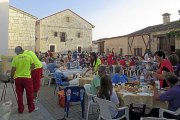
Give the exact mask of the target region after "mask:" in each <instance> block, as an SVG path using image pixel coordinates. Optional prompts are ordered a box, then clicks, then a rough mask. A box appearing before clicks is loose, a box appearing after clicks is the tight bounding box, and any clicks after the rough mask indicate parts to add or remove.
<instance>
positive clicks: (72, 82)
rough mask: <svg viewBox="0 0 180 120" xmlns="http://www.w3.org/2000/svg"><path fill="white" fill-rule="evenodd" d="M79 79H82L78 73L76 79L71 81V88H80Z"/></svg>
mask: <svg viewBox="0 0 180 120" xmlns="http://www.w3.org/2000/svg"><path fill="white" fill-rule="evenodd" d="M79 77H80V74H79V73H77V74H76V75H75V77H74V78H73V79H72V80H70V81H69V86H79Z"/></svg>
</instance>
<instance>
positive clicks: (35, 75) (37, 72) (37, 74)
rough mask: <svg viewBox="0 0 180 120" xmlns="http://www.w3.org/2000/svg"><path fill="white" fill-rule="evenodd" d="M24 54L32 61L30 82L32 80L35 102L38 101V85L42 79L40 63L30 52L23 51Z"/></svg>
mask: <svg viewBox="0 0 180 120" xmlns="http://www.w3.org/2000/svg"><path fill="white" fill-rule="evenodd" d="M24 54H27V55H29V56H30V57H31V58H32V60H33V61H34V65H35V67H34V69H33V70H32V71H31V75H32V80H33V88H34V98H35V99H34V100H35V102H37V100H38V98H37V97H38V92H39V90H40V83H41V78H42V70H43V69H42V67H43V66H42V63H41V61H40V60H39V59H38V57H37V56H36V54H35V53H34V52H33V51H30V50H24Z"/></svg>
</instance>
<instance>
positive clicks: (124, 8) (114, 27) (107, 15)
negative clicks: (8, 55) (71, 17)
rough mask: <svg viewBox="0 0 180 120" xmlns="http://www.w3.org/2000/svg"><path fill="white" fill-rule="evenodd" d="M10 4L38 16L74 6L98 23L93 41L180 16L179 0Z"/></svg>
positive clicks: (20, 0) (48, 0)
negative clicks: (169, 17) (166, 18)
mask: <svg viewBox="0 0 180 120" xmlns="http://www.w3.org/2000/svg"><path fill="white" fill-rule="evenodd" d="M10 5H12V6H14V7H16V8H19V9H21V10H24V11H26V12H28V13H30V14H32V15H34V16H36V17H38V18H39V19H40V18H43V17H46V16H48V15H51V14H53V13H56V12H59V11H62V10H64V9H71V10H72V11H74V12H75V13H77V14H78V15H80V16H81V17H83V18H84V19H86V20H87V21H89V22H90V23H92V24H93V25H94V26H95V28H94V29H93V40H97V39H101V38H106V37H115V36H121V35H126V34H129V33H131V32H135V31H137V30H140V29H142V28H145V27H147V26H152V25H156V24H162V23H163V19H162V14H163V13H170V14H171V21H175V20H178V19H179V18H180V15H179V14H178V10H180V0H10Z"/></svg>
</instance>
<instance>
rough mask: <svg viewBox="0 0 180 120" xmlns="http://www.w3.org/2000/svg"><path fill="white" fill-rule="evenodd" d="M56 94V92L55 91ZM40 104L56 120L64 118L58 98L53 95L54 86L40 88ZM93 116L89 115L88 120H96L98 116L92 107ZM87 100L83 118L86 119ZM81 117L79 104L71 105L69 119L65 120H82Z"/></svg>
mask: <svg viewBox="0 0 180 120" xmlns="http://www.w3.org/2000/svg"><path fill="white" fill-rule="evenodd" d="M56 93H57V91H56ZM39 101H40V103H41V104H42V105H43V106H44V107H45V108H46V109H47V111H48V112H49V113H50V114H51V115H52V116H53V117H54V118H55V119H56V120H58V119H60V118H63V117H64V108H62V107H60V106H59V104H58V96H57V94H54V85H51V87H47V85H45V86H43V87H41V91H40V96H39ZM93 108H94V109H93V111H94V112H93V114H90V115H89V120H97V119H98V114H97V112H96V111H97V110H96V108H95V107H93ZM86 109H87V100H85V118H86ZM85 118H82V117H81V106H80V104H73V105H72V106H71V107H70V109H69V117H68V118H67V120H84V119H85Z"/></svg>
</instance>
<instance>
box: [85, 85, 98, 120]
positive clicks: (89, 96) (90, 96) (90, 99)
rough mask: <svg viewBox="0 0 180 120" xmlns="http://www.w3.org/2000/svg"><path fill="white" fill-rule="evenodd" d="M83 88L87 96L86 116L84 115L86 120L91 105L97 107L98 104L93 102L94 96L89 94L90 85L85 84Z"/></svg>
mask: <svg viewBox="0 0 180 120" xmlns="http://www.w3.org/2000/svg"><path fill="white" fill-rule="evenodd" d="M84 88H85V90H86V95H87V96H88V108H87V114H86V120H88V116H89V110H90V107H91V106H93V105H98V104H97V103H96V102H94V97H95V95H93V94H91V84H85V85H84Z"/></svg>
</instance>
